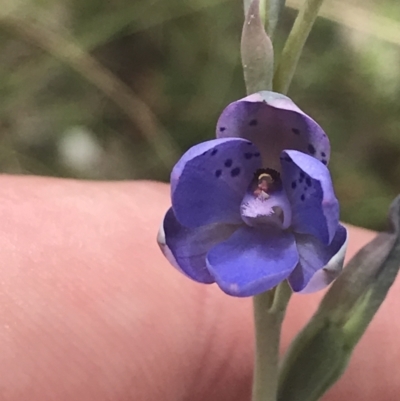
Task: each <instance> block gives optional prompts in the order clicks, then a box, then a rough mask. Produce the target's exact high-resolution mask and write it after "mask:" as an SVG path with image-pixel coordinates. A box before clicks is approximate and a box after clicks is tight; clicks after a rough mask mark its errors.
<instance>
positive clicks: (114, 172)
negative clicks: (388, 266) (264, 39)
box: [0, 0, 400, 229]
mask: <svg viewBox="0 0 400 401" xmlns="http://www.w3.org/2000/svg"><path fill="white" fill-rule="evenodd" d="M287 2H288V4H289V5H292V6H293V5H295V4H296V3H298V2H296V1H290V0H288V1H287ZM322 14H323V15H325V17H328V18H324V17H322V18H319V19H318V21H317V23H316V26H315V29H314V30H313V32H312V33H311V36H310V39H309V41H308V42H307V45H306V49H305V52H304V54H303V56H302V58H301V60H300V64H299V69H298V71H297V74H296V76H295V79H294V82H293V85H292V87H291V90H290V92H289V95H290V96H291V97H292V98H293V99H294V100H295V101H296V103H297V104H298V105H299V106H300V107H301V108H302V109H304V110H305V111H306V112H307V113H308V114H310V115H311V116H313V117H314V118H315V119H316V120H317V121H318V122H319V123H320V124H321V125H322V126H323V127H324V128H325V130H326V131H327V133H328V134H329V136H330V138H331V142H332V147H333V154H332V161H331V168H332V171H333V175H334V181H335V185H336V188H337V194H338V197H339V198H340V200H341V202H342V217H343V220H345V221H348V222H351V223H353V224H359V225H362V226H366V227H371V228H377V229H378V228H381V227H382V226H383V224H384V220H385V215H386V210H387V207H388V205H389V203H390V200H391V199H392V198H394V196H395V195H396V193H398V192H399V189H400V178H399V177H400V101H399V99H400V4H399V3H398V2H397V1H395V0H383V1H382V2H374V1H366V0H358V1H357V0H353V1H339V0H326V4H325V5H324V8H323V12H322ZM295 15H296V11H295V10H294V9H293V8H287V9H286V10H285V11H284V13H283V17H282V21H281V23H280V25H279V27H278V32H277V40H276V42H277V43H276V46H277V50H280V49H281V47H282V44H283V41H284V38H285V37H286V36H287V34H288V32H289V29H290V27H291V24H292V23H293V19H294V17H295ZM242 21H243V10H242V1H241V0H237V1H236V0H235V1H233V0H231V1H226V0H214V1H211V0H191V1H185V0H169V1H164V0H152V1H149V0H134V1H132V0H107V1H106V0H84V1H78V0H1V7H0V95H1V101H0V169H1V171H2V172H7V173H24V174H41V175H55V176H63V177H78V178H91V179H130V178H154V179H163V180H167V179H168V174H169V170H170V168H171V166H172V165H173V163H174V162H175V161H176V160H177V158H178V157H179V155H180V154H181V153H182V152H183V151H185V150H186V149H187V148H188V147H190V146H191V145H193V144H195V143H197V142H199V141H202V140H205V139H209V138H212V137H213V135H214V126H215V123H216V120H217V117H218V115H219V113H220V112H221V110H222V109H223V107H224V106H225V105H226V104H227V103H229V102H230V101H232V100H234V99H237V98H240V97H242V96H243V95H244V93H245V91H244V84H243V78H242V72H241V68H240V59H239V42H240V33H241V25H242Z"/></svg>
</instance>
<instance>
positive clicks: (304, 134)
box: [217, 91, 330, 171]
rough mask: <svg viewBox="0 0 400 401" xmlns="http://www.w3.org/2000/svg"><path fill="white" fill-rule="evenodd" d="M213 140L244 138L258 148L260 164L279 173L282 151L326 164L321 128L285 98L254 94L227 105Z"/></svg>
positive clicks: (326, 142) (327, 148)
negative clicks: (295, 152) (299, 154)
mask: <svg viewBox="0 0 400 401" xmlns="http://www.w3.org/2000/svg"><path fill="white" fill-rule="evenodd" d="M217 137H218V138H228V137H237V138H245V139H248V140H250V141H251V142H253V143H254V144H255V145H256V146H257V147H258V149H260V152H261V155H262V159H263V165H264V166H265V167H270V168H273V169H275V170H277V171H280V168H281V166H280V163H279V156H280V154H281V152H282V150H284V149H295V150H299V151H301V152H303V153H308V154H310V155H311V156H313V157H315V158H317V159H318V160H320V161H322V162H323V163H325V164H327V163H328V161H329V156H330V145H329V139H328V137H327V136H326V134H325V132H324V131H323V129H322V128H321V127H320V126H319V125H318V124H317V123H316V122H315V121H314V120H313V119H312V118H310V117H309V116H308V115H307V114H305V113H303V112H302V111H301V110H300V109H299V108H298V107H297V106H296V105H295V104H294V103H293V102H292V101H291V100H290V99H289V98H288V97H286V96H284V95H281V94H279V93H275V92H267V91H263V92H258V93H255V94H253V95H250V96H247V97H245V98H244V99H241V100H238V101H236V102H233V103H231V104H230V105H228V106H227V107H226V109H225V110H224V111H223V112H222V114H221V116H220V118H219V120H218V123H217Z"/></svg>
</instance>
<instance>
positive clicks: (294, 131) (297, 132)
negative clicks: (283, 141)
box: [292, 128, 300, 135]
mask: <svg viewBox="0 0 400 401" xmlns="http://www.w3.org/2000/svg"><path fill="white" fill-rule="evenodd" d="M292 131H293V134H296V135H300V130H299V129H297V128H292Z"/></svg>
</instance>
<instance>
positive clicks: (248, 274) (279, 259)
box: [207, 226, 299, 297]
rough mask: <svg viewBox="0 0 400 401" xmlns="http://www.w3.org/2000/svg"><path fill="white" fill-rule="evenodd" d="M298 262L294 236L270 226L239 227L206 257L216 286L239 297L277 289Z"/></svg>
mask: <svg viewBox="0 0 400 401" xmlns="http://www.w3.org/2000/svg"><path fill="white" fill-rule="evenodd" d="M298 261H299V256H298V253H297V249H296V244H295V241H294V237H293V235H292V234H291V233H290V232H287V231H280V230H278V229H274V228H271V227H268V226H264V227H262V226H260V227H257V228H256V227H254V228H253V227H242V228H239V229H238V230H237V231H235V233H234V234H232V236H231V237H229V238H228V239H227V240H226V241H224V242H222V243H220V244H218V245H216V246H215V247H213V248H212V249H211V250H210V252H209V253H208V255H207V266H208V270H209V272H210V273H211V274H212V276H213V277H214V279H215V281H216V282H217V284H218V285H219V286H220V287H221V289H222V290H223V291H225V292H226V293H227V294H229V295H234V296H238V297H246V296H252V295H256V294H260V293H262V292H264V291H267V290H269V289H271V288H273V287H275V286H276V285H277V284H279V283H280V282H281V281H282V280H284V279H286V278H287V277H288V276H289V274H290V273H291V272H292V271H293V269H294V268H295V267H296V265H297V263H298Z"/></svg>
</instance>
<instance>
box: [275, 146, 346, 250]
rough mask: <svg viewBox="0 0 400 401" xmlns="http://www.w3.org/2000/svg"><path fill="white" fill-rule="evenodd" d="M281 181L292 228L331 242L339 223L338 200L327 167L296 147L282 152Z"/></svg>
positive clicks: (325, 241)
mask: <svg viewBox="0 0 400 401" xmlns="http://www.w3.org/2000/svg"><path fill="white" fill-rule="evenodd" d="M281 163H282V182H283V186H284V188H285V191H286V194H287V196H288V198H289V201H290V204H291V205H292V229H293V230H294V231H295V232H297V233H302V234H311V235H313V236H315V237H317V238H318V239H319V240H320V241H321V242H322V243H324V244H325V245H328V244H330V243H331V241H332V239H333V237H334V235H335V233H336V230H337V227H338V224H339V202H338V200H337V199H336V197H335V194H334V192H333V186H332V180H331V176H330V174H329V171H328V169H327V167H326V166H325V165H324V164H323V163H321V162H320V161H318V160H317V159H315V158H314V157H311V156H309V155H306V154H304V153H301V152H298V151H296V150H286V151H284V152H282V157H281Z"/></svg>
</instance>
